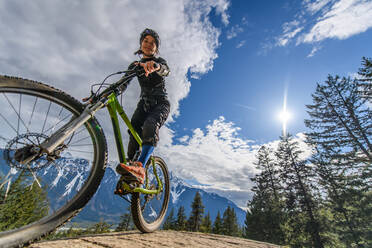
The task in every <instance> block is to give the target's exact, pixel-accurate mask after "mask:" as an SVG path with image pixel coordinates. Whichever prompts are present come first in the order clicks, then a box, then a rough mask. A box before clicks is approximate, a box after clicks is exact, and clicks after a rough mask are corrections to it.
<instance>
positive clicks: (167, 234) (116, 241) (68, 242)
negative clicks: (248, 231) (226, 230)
mask: <svg viewBox="0 0 372 248" xmlns="http://www.w3.org/2000/svg"><path fill="white" fill-rule="evenodd" d="M29 247H32V248H67V247H68V248H73V247H76V248H88V247H89V248H93V247H97V248H101V247H105V248H111V247H112V248H114V247H120V248H122V247H136V248H142V247H146V248H150V247H152V248H158V247H192V248H198V247H210V248H212V247H213V248H222V247H224V248H225V247H226V248H234V247H236V248H238V247H239V248H241V247H250V248H264V247H265V248H274V247H275V248H277V247H280V246H277V245H272V244H268V243H263V242H258V241H253V240H248V239H243V238H236V237H230V236H223V235H215V234H205V233H195V232H176V231H157V232H154V233H146V234H142V233H140V232H138V231H131V232H122V233H108V234H100V235H94V236H82V237H79V238H73V239H61V240H54V241H44V242H39V243H34V244H32V245H30V246H29Z"/></svg>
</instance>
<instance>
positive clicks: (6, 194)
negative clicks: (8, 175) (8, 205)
mask: <svg viewBox="0 0 372 248" xmlns="http://www.w3.org/2000/svg"><path fill="white" fill-rule="evenodd" d="M10 184H11V180H10V179H9V180H8V187H7V188H6V191H5V196H4V201H5V200H6V198H7V197H8V193H9V189H10Z"/></svg>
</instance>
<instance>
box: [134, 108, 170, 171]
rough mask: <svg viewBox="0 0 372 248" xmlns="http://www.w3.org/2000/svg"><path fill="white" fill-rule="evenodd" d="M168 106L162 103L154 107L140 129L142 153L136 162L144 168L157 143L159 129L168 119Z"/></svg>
mask: <svg viewBox="0 0 372 248" xmlns="http://www.w3.org/2000/svg"><path fill="white" fill-rule="evenodd" d="M169 112H170V104H169V102H168V101H162V102H160V103H159V104H158V105H156V106H155V107H154V108H153V109H151V111H150V112H149V114H148V117H147V118H146V120H145V122H144V124H143V128H142V152H141V156H140V157H139V159H138V161H140V162H141V163H142V164H143V165H144V166H145V165H146V163H147V161H148V159H149V158H150V156H151V154H152V152H153V150H154V147H155V146H156V145H157V143H158V141H159V129H160V128H161V126H163V124H164V123H165V121H166V120H167V118H168V115H169Z"/></svg>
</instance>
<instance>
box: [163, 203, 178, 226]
mask: <svg viewBox="0 0 372 248" xmlns="http://www.w3.org/2000/svg"><path fill="white" fill-rule="evenodd" d="M175 223H176V220H175V218H174V208H172V210H171V211H170V213H169V215H168V216H167V218H166V219H165V221H164V224H163V229H164V230H169V229H171V230H175V228H176V224H175Z"/></svg>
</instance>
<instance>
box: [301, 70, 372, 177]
mask: <svg viewBox="0 0 372 248" xmlns="http://www.w3.org/2000/svg"><path fill="white" fill-rule="evenodd" d="M312 97H313V102H314V104H312V105H307V106H306V107H307V109H308V111H307V112H308V114H309V115H310V119H307V120H305V125H306V126H307V127H309V128H310V129H311V130H312V131H311V132H308V133H306V135H307V137H308V142H309V143H311V144H314V145H316V146H317V147H318V150H319V151H320V152H324V153H326V154H327V156H330V157H331V158H333V159H338V160H339V161H342V162H344V163H343V165H342V166H343V167H344V169H349V168H350V167H352V168H353V169H354V170H355V171H356V172H357V173H361V175H360V176H362V177H363V178H370V177H371V176H372V170H371V168H370V166H369V165H370V164H371V163H372V142H371V137H372V131H371V130H372V121H371V119H372V110H371V109H369V108H368V107H367V105H366V100H365V99H363V98H361V97H360V94H359V91H358V86H357V84H356V83H355V82H352V81H351V80H350V78H342V79H340V78H339V77H338V76H336V77H332V76H328V79H327V80H326V81H325V82H324V84H322V85H320V84H318V85H317V88H316V91H315V93H314V94H312ZM350 172H351V171H350Z"/></svg>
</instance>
